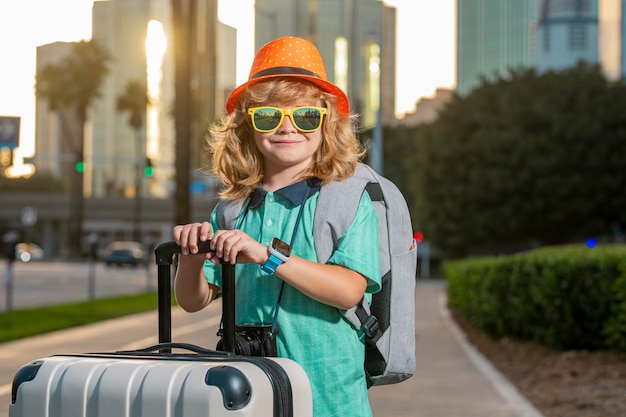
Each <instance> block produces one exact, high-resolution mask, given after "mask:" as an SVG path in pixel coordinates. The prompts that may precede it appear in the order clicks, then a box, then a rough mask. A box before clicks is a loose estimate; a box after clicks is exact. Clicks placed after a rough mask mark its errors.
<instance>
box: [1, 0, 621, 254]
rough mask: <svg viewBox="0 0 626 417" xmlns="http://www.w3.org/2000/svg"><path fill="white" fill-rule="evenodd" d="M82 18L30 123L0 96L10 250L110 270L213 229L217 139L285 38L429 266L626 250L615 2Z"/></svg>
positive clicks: (137, 3)
mask: <svg viewBox="0 0 626 417" xmlns="http://www.w3.org/2000/svg"><path fill="white" fill-rule="evenodd" d="M85 2H86V3H89V4H88V8H89V9H90V11H91V21H90V22H81V24H82V25H83V26H84V27H88V28H90V30H91V36H90V37H86V38H84V39H76V40H75V41H73V42H72V41H60V40H59V41H51V42H48V43H45V44H40V45H37V46H36V50H33V51H23V52H25V53H31V54H35V56H36V60H35V62H36V68H35V69H33V75H34V79H33V83H32V93H33V94H34V95H33V96H32V97H33V100H32V102H33V110H34V113H33V114H34V117H33V118H32V119H30V118H29V117H28V116H27V115H22V114H20V113H19V112H18V113H12V112H9V111H8V110H5V109H9V108H10V106H9V105H8V103H9V102H12V101H14V97H12V96H10V95H7V94H5V93H4V92H3V93H1V94H0V101H1V102H2V105H1V106H0V147H1V149H2V158H1V159H0V162H1V164H2V169H0V185H1V189H0V196H1V197H0V198H1V200H2V204H1V205H0V234H1V235H2V236H3V238H4V239H3V240H4V242H5V244H6V243H7V242H25V243H34V244H37V245H38V247H40V248H41V250H42V252H43V256H46V257H57V256H65V257H72V256H84V255H86V254H89V253H90V251H95V252H97V254H98V255H99V256H102V250H103V248H105V247H107V246H108V245H109V244H110V243H112V242H114V241H120V240H122V241H138V242H141V243H143V244H145V245H146V246H151V245H153V244H154V243H155V242H158V241H162V240H168V239H169V238H170V233H171V232H170V231H171V228H172V226H173V225H174V224H177V223H184V222H189V221H197V220H203V219H206V218H207V217H208V215H209V213H210V211H211V209H212V207H213V205H214V204H215V202H216V191H217V189H218V188H217V187H218V184H217V183H216V181H215V180H214V179H213V178H212V177H211V176H209V175H207V174H205V173H204V172H203V169H204V168H206V164H207V161H206V159H204V156H205V151H204V145H203V142H204V140H205V139H206V138H205V132H206V129H207V126H208V125H209V124H210V123H212V122H213V121H214V120H216V119H217V118H219V117H220V116H222V115H223V114H224V105H225V99H226V97H227V96H228V94H229V92H230V91H231V90H232V89H233V88H234V87H235V86H236V85H237V84H238V83H240V82H243V81H244V80H245V78H246V77H247V71H248V69H249V66H250V62H251V59H252V56H253V54H254V51H255V50H257V49H258V48H259V47H261V46H262V45H263V44H264V43H266V42H267V41H269V40H270V39H272V38H275V37H277V36H282V35H297V36H302V37H305V38H309V39H311V40H312V41H313V42H314V43H315V44H316V45H317V46H318V48H319V49H320V51H321V53H322V55H323V58H324V60H325V62H326V70H327V73H328V78H329V79H330V80H332V81H333V82H335V83H336V84H337V85H339V86H340V87H342V88H343V89H344V90H345V91H346V92H347V94H348V97H349V99H350V102H351V106H352V109H353V111H354V112H356V113H358V114H359V115H360V118H359V124H360V126H359V129H360V131H361V132H362V133H361V140H363V142H364V143H365V144H366V145H367V146H368V148H369V154H368V160H367V161H368V162H369V163H370V164H371V165H373V166H374V167H375V168H377V169H378V170H379V171H381V172H382V173H383V174H384V175H386V176H388V177H389V178H391V179H392V180H393V181H394V182H396V183H397V184H398V185H399V187H400V188H401V190H402V191H403V192H404V193H405V195H406V197H407V200H408V201H409V205H410V207H411V211H412V214H413V222H414V228H415V230H419V231H420V233H421V234H420V236H423V238H424V244H427V243H430V244H432V248H433V251H434V253H436V254H439V255H440V256H451V257H454V256H462V255H466V254H471V253H485V252H498V251H509V252H510V251H515V250H518V249H520V248H528V247H536V246H541V245H543V244H547V243H563V242H571V241H583V242H588V244H589V245H593V244H595V243H594V242H596V241H602V240H618V241H619V240H621V239H623V235H622V227H623V225H624V223H625V214H624V213H626V210H625V209H624V206H623V205H624V203H623V202H617V201H615V200H616V198H615V197H617V196H618V195H619V194H620V193H621V192H623V191H622V190H623V189H624V186H625V185H626V183H625V179H624V177H625V175H626V174H625V173H624V168H623V163H622V161H623V160H624V156H625V153H626V151H625V148H626V145H625V144H626V142H625V141H624V132H623V130H624V129H623V128H622V127H620V126H623V123H622V122H623V121H624V120H623V118H624V117H623V116H621V115H620V114H616V113H619V112H618V111H617V109H620V108H623V107H620V104H619V103H620V100H624V99H623V91H622V90H621V89H620V88H622V79H623V76H624V71H625V61H624V60H625V59H626V58H625V56H626V55H625V54H624V37H625V29H624V28H625V25H624V20H623V17H624V7H625V6H624V3H623V1H621V0H604V1H603V0H456V1H453V0H447V1H445V2H440V1H437V2H426V1H415V2H414V1H404V2H403V1H401V0H397V1H378V0H256V1H218V0H186V1H185V0H100V1H93V2H91V1H87V0H86V1H85ZM433 3H437V6H435V5H434V4H433ZM24 4H25V5H28V6H24V7H32V8H33V13H38V12H37V10H36V9H37V6H38V2H37V1H30V2H29V1H27V2H24ZM1 7H2V11H3V15H4V16H5V18H8V19H11V8H12V7H14V6H12V5H10V4H8V3H7V4H4V5H2V6H1ZM64 12H66V13H67V14H68V15H72V10H71V9H70V10H65V11H64ZM429 13H430V14H429ZM425 15H429V16H431V17H430V19H429V20H430V21H429V22H428V23H424V16H425ZM220 17H222V19H223V20H228V23H225V22H223V21H221V20H220ZM420 23H421V25H422V26H426V25H428V31H422V32H419V33H420V36H416V35H415V34H416V33H418V32H416V31H413V32H411V31H410V30H408V29H411V26H412V25H413V26H415V25H417V26H419V24H420ZM18 25H22V23H18ZM23 25H24V26H28V24H27V23H26V22H24V23H23ZM235 26H237V27H235ZM240 32H246V33H247V34H246V36H247V38H243V37H242V34H241V33H240ZM407 33H408V34H411V33H413V34H414V35H406V34H407ZM403 34H404V35H403ZM242 39H248V40H249V41H250V42H252V44H250V43H246V42H245V41H243V40H242ZM448 40H449V41H448ZM1 42H2V43H3V49H4V46H5V44H8V43H11V39H10V38H7V37H4V36H3V40H2V41H1ZM428 46H430V48H431V49H430V51H431V52H430V55H425V54H424V53H423V51H424V50H425V49H424V48H425V47H428ZM240 49H242V50H245V54H242V53H240V52H241V51H240ZM6 50H10V49H9V48H7V49H6ZM414 56H416V57H417V61H411V62H413V64H410V65H411V66H410V68H404V67H402V65H403V63H406V62H409V61H407V59H408V58H409V57H414ZM448 56H450V57H451V59H448ZM3 61H4V62H5V64H4V65H3V68H2V69H1V70H0V74H2V75H1V76H0V77H1V78H4V74H5V73H7V74H8V70H6V66H7V65H10V63H11V54H8V56H7V55H6V54H5V59H4V60H3ZM407 65H408V64H406V65H405V67H406V66H407ZM431 67H432V68H435V69H436V70H437V71H438V72H440V73H445V74H450V76H448V75H446V77H447V80H446V78H444V79H443V81H440V82H442V83H443V84H442V85H434V86H432V89H431V90H430V92H427V93H423V92H422V93H419V94H420V95H417V94H418V93H415V94H416V96H415V97H413V99H412V101H411V103H412V105H411V106H406V104H401V103H400V101H399V99H398V96H400V95H402V96H403V97H404V96H405V95H406V94H407V92H409V93H410V92H411V91H415V89H414V88H413V87H414V84H418V83H420V82H421V81H422V79H423V78H429V77H430V78H429V79H434V80H436V78H433V76H431V75H428V74H430V72H429V71H428V70H427V69H428V68H431ZM407 69H408V70H409V71H408V73H407V71H406V70H407ZM19 70H20V71H23V72H29V71H30V69H29V68H20V69H19ZM400 74H402V76H401V75H400ZM450 77H452V79H450ZM439 80H441V78H439ZM4 81H5V82H6V79H5V80H4ZM9 82H11V81H10V80H9ZM585 94H586V95H585ZM403 99H404V98H403ZM25 121H28V122H29V123H28V125H25ZM30 121H32V122H33V126H30ZM587 121H589V123H586V122H587ZM25 133H28V135H26V136H25ZM31 134H32V137H30V135H31ZM601 139H603V140H601ZM559 141H562V143H561V142H559ZM29 147H30V149H32V150H33V151H32V153H30V154H28V153H25V152H24V151H23V149H27V148H29ZM21 148H22V151H20V149H21ZM542 179H543V180H545V182H541V181H542ZM542 218H543V219H544V220H545V221H542ZM5 246H6V245H5Z"/></svg>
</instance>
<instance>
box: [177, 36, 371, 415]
mask: <svg viewBox="0 0 626 417" xmlns="http://www.w3.org/2000/svg"><path fill="white" fill-rule="evenodd" d="M226 110H227V112H228V115H227V116H226V117H225V118H224V119H222V120H221V122H220V123H218V124H216V125H215V126H213V127H212V128H211V129H210V139H209V149H210V152H211V155H212V170H213V172H214V174H215V175H216V176H217V177H218V178H219V179H220V180H221V181H222V182H223V183H224V185H225V189H224V190H223V192H222V193H221V197H222V199H223V200H222V202H220V203H219V204H227V202H228V201H236V202H243V205H242V207H243V210H242V211H241V213H240V215H239V217H238V219H237V226H236V228H234V229H232V230H228V229H223V230H219V226H218V221H217V214H216V212H217V210H214V212H213V213H212V216H211V220H210V222H203V223H192V224H187V225H178V226H176V227H175V228H174V231H173V234H174V239H175V240H176V241H177V242H178V243H179V244H180V245H181V249H182V253H183V255H182V256H181V257H180V260H179V266H178V270H177V274H176V281H175V294H176V298H177V301H178V303H179V305H180V306H181V307H182V308H184V309H185V310H187V311H198V310H200V309H202V308H204V307H206V306H207V305H208V304H209V303H210V302H211V301H212V300H213V299H215V298H216V296H218V293H219V291H220V286H221V270H220V267H219V264H220V259H223V260H224V261H227V262H230V263H235V260H236V263H237V266H236V268H237V274H236V276H237V277H236V280H237V282H236V292H237V306H236V310H237V311H236V317H237V322H238V323H255V324H257V325H271V324H273V323H274V320H275V323H276V324H277V328H278V331H277V335H276V343H277V348H278V356H283V357H288V358H291V359H293V360H294V361H296V362H298V363H299V364H300V365H301V366H302V368H303V369H304V370H305V371H306V373H307V375H308V377H309V380H310V382H311V386H312V390H313V408H314V415H315V416H318V417H327V416H333V417H344V416H358V417H367V416H371V409H370V406H369V401H368V396H367V385H366V378H365V373H364V370H363V361H364V355H365V347H364V341H363V334H362V332H361V331H357V330H355V328H354V327H353V326H352V325H351V324H349V323H348V322H347V321H346V320H345V319H344V318H343V317H342V316H341V314H340V312H339V310H338V308H339V309H348V308H350V307H352V306H353V305H355V304H357V303H358V302H359V301H360V300H361V298H362V297H363V295H364V293H366V296H368V297H369V296H370V294H371V293H374V292H376V291H379V290H380V286H381V282H380V259H379V249H378V224H377V218H376V213H375V211H374V208H373V206H372V202H371V200H370V198H369V195H368V194H367V193H364V194H363V196H362V197H361V202H360V205H359V208H358V211H357V214H356V217H355V219H354V222H353V223H352V225H351V226H350V228H349V230H348V231H347V232H346V234H345V235H344V236H343V237H342V238H341V240H340V243H339V247H338V248H337V249H336V250H335V252H334V253H333V255H332V257H331V258H330V260H329V261H328V263H326V264H320V263H318V262H317V256H316V252H315V245H314V238H313V236H314V233H315V230H313V215H314V212H315V207H316V203H317V196H318V192H319V189H320V187H323V186H324V184H327V183H328V182H330V181H341V180H344V179H346V178H348V177H349V176H351V175H352V174H353V172H354V170H355V168H356V164H357V162H358V160H359V158H361V157H362V155H363V150H362V148H361V146H360V144H359V142H358V140H357V139H356V136H355V132H354V126H353V123H352V118H353V116H352V115H351V114H350V110H349V104H348V99H347V97H346V96H345V94H344V93H343V92H342V91H341V90H340V89H339V88H338V87H337V86H335V85H334V84H332V83H330V82H329V81H327V80H326V72H325V69H324V64H323V62H322V59H321V56H320V54H319V51H318V50H317V49H316V48H315V46H314V45H313V44H312V43H310V42H309V41H307V40H304V39H301V38H296V37H282V38H279V39H275V40H273V41H271V42H269V43H268V44H266V45H265V46H264V47H263V48H261V49H260V50H259V52H258V53H257V55H256V56H255V59H254V62H253V65H252V69H251V71H250V77H249V80H248V81H247V82H246V83H244V84H243V85H241V86H239V87H237V88H236V89H235V90H234V91H233V92H232V94H231V95H230V97H229V99H228V102H227V105H226ZM207 239H211V248H212V249H214V250H215V252H214V253H212V254H206V255H204V254H202V255H200V254H196V252H197V242H198V240H201V241H204V240H207ZM274 317H276V318H274Z"/></svg>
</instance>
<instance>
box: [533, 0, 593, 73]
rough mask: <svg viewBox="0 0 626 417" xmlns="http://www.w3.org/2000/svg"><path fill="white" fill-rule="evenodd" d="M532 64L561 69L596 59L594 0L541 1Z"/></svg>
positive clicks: (541, 70)
mask: <svg viewBox="0 0 626 417" xmlns="http://www.w3.org/2000/svg"><path fill="white" fill-rule="evenodd" d="M536 43H537V48H536V59H535V67H536V68H537V70H538V71H539V72H540V73H541V72H545V71H548V70H556V71H558V70H562V69H565V68H569V67H572V66H574V65H576V64H577V63H578V62H579V61H585V62H589V63H597V62H599V56H598V3H597V1H596V0H544V2H543V5H542V8H541V13H540V15H539V21H538V24H537V42H536Z"/></svg>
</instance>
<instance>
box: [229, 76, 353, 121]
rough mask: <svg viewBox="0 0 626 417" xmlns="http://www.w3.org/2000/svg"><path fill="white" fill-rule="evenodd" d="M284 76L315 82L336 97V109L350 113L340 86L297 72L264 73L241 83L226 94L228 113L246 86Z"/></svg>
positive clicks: (231, 110)
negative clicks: (289, 73)
mask: <svg viewBox="0 0 626 417" xmlns="http://www.w3.org/2000/svg"><path fill="white" fill-rule="evenodd" d="M285 77H287V78H299V79H303V80H306V81H309V82H312V83H313V84H316V85H317V86H318V87H320V88H321V89H322V90H323V91H325V92H327V93H329V94H332V95H334V96H335V97H337V101H336V103H335V105H336V106H337V110H338V111H339V113H340V114H341V115H342V116H344V117H348V116H349V115H350V104H349V101H348V97H347V96H346V93H344V92H343V90H342V89H341V88H339V87H337V86H336V85H335V84H333V83H331V82H329V81H326V80H323V79H321V78H318V77H315V76H309V75H304V74H297V75H295V74H294V75H286V74H272V75H265V76H263V77H258V78H253V79H252V80H249V81H247V82H245V83H243V84H241V85H240V86H239V87H237V88H235V89H234V90H233V92H232V93H230V96H228V100H227V101H226V111H227V112H228V114H230V113H232V112H233V110H235V106H237V102H238V101H239V97H240V96H241V93H243V91H244V90H245V89H246V88H248V87H250V86H251V85H254V84H257V83H259V82H262V81H267V80H269V79H272V78H285Z"/></svg>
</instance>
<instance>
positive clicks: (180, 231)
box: [172, 222, 213, 255]
mask: <svg viewBox="0 0 626 417" xmlns="http://www.w3.org/2000/svg"><path fill="white" fill-rule="evenodd" d="M172 234H173V235H174V240H175V241H176V243H177V244H178V245H180V249H181V253H182V254H183V255H189V254H196V253H198V241H202V242H204V241H207V240H209V239H211V236H212V235H213V230H212V228H211V223H209V222H202V223H189V224H182V225H178V226H175V227H174V230H173V231H172Z"/></svg>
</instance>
